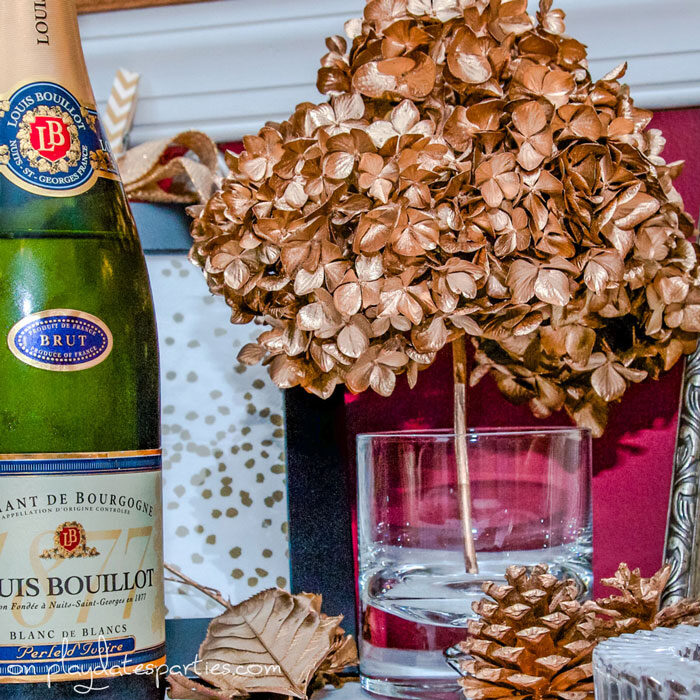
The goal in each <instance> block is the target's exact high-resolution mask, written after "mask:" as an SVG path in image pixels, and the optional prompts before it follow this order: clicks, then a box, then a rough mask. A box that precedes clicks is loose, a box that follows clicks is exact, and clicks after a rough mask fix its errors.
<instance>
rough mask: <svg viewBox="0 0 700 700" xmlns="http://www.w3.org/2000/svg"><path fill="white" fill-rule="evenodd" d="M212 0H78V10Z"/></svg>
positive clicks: (126, 8)
mask: <svg viewBox="0 0 700 700" xmlns="http://www.w3.org/2000/svg"><path fill="white" fill-rule="evenodd" d="M192 2H210V0H78V2H77V4H78V12H80V13H87V12H106V11H108V10H129V9H132V8H135V7H156V6H159V5H184V4H185V3H192Z"/></svg>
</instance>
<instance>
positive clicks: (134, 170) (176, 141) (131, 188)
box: [119, 131, 221, 204]
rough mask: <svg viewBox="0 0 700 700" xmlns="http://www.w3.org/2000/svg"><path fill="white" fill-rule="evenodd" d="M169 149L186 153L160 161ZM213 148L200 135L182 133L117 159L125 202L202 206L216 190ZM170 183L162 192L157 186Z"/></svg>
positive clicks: (130, 150) (215, 161)
mask: <svg viewBox="0 0 700 700" xmlns="http://www.w3.org/2000/svg"><path fill="white" fill-rule="evenodd" d="M170 146H184V147H185V148H187V149H188V151H187V153H186V154H185V155H183V156H178V157H176V158H171V159H170V160H168V161H165V162H164V160H163V157H164V155H165V152H166V150H167V149H168V148H169V147H170ZM218 158H219V156H218V151H217V148H216V144H215V143H214V142H213V141H212V140H211V139H210V138H209V137H208V136H207V135H206V134H203V133H202V132H201V131H183V132H182V133H180V134H178V135H177V136H175V137H174V138H170V139H160V140H159V141H148V142H147V143H142V144H141V145H139V146H136V147H135V148H130V149H129V150H128V151H127V152H126V153H125V154H124V155H123V156H121V158H119V171H120V173H121V176H122V181H123V183H124V189H125V190H126V194H127V196H128V197H129V199H135V200H140V201H144V202H161V203H164V202H171V203H181V204H192V203H195V202H206V201H207V200H208V199H209V197H211V195H212V194H213V193H214V191H215V190H216V189H217V188H218V186H219V183H220V180H221V176H220V174H219V159H218ZM166 179H172V185H171V187H170V188H169V190H168V191H167V192H166V191H165V190H164V189H163V188H162V187H161V186H160V185H159V184H158V183H159V182H160V181H161V180H166Z"/></svg>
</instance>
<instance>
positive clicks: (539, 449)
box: [357, 428, 592, 698]
mask: <svg viewBox="0 0 700 700" xmlns="http://www.w3.org/2000/svg"><path fill="white" fill-rule="evenodd" d="M455 444H456V436H455V434H454V433H450V432H447V431H444V432H443V431H430V432H428V431H426V432H423V431H420V432H394V433H377V434H363V435H359V436H358V438H357V447H358V450H357V460H358V537H359V543H358V544H359V559H360V560H359V593H360V607H361V632H360V635H359V637H360V640H359V641H360V674H361V680H362V685H363V687H364V688H365V689H366V690H369V691H370V692H374V693H376V694H379V695H385V696H389V697H401V698H424V697H430V698H440V697H444V698H457V697H461V693H459V691H458V685H457V674H456V672H455V671H454V670H453V669H452V668H451V667H450V666H449V665H448V664H447V663H446V661H445V658H444V654H443V652H444V650H445V649H446V648H448V647H450V646H452V645H453V644H455V643H456V642H458V641H461V640H463V639H464V638H465V636H466V631H465V627H466V624H467V621H468V620H469V618H470V617H472V616H473V613H472V610H471V603H472V602H473V601H475V600H477V599H479V598H480V597H482V596H483V593H482V589H481V585H482V583H483V582H485V581H496V582H498V583H500V582H503V581H505V578H504V573H505V570H506V568H507V567H508V566H511V565H525V566H532V565H535V564H538V563H545V564H548V565H549V567H550V571H551V572H552V573H554V574H555V575H557V576H570V577H573V578H575V579H577V580H578V581H579V582H580V583H581V587H582V591H586V590H588V589H589V587H590V584H591V578H592V572H591V436H590V433H589V431H587V430H584V429H578V428H544V429H534V428H533V429H510V430H470V431H468V433H467V455H468V464H469V474H470V491H471V496H470V501H471V505H472V522H471V532H472V535H473V538H474V541H475V545H476V551H477V560H478V567H479V573H478V574H469V573H466V569H465V557H464V537H463V518H462V515H461V509H460V505H459V503H460V498H459V486H458V477H457V462H456V458H455Z"/></svg>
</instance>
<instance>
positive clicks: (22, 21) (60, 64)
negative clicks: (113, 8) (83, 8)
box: [0, 0, 95, 106]
mask: <svg viewBox="0 0 700 700" xmlns="http://www.w3.org/2000/svg"><path fill="white" fill-rule="evenodd" d="M0 31H1V32H2V34H1V36H2V41H1V42H0V63H1V65H2V67H3V68H2V71H0V95H8V94H9V93H12V92H13V91H14V90H15V89H17V88H18V87H19V86H20V85H25V84H27V83H30V82H41V81H50V82H53V83H57V84H58V85H61V86H62V87H64V88H65V89H66V90H68V91H69V92H70V93H72V94H73V95H74V96H75V97H76V98H77V99H78V100H79V101H80V102H81V103H82V104H85V105H90V106H93V105H94V104H95V98H94V96H93V94H92V88H91V87H90V80H89V78H88V73H87V68H86V66H85V59H84V57H83V50H82V46H81V44H80V31H79V29H78V16H77V12H76V7H75V0H32V1H31V2H28V1H27V0H2V2H0Z"/></svg>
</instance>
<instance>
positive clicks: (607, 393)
mask: <svg viewBox="0 0 700 700" xmlns="http://www.w3.org/2000/svg"><path fill="white" fill-rule="evenodd" d="M591 385H592V386H593V388H594V389H595V391H596V393H597V394H598V396H600V397H601V398H602V399H604V400H605V401H608V402H610V401H615V400H616V399H619V398H620V397H621V396H622V395H623V394H624V393H625V390H626V389H627V382H626V381H625V378H624V377H623V376H622V375H621V374H620V372H619V371H618V370H617V367H616V365H615V364H614V363H612V362H606V363H605V364H604V365H602V366H601V367H598V369H596V370H595V371H594V372H593V374H592V375H591Z"/></svg>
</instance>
